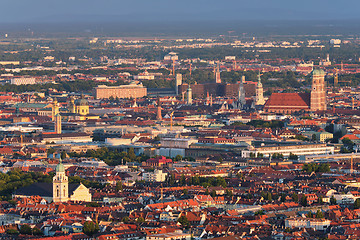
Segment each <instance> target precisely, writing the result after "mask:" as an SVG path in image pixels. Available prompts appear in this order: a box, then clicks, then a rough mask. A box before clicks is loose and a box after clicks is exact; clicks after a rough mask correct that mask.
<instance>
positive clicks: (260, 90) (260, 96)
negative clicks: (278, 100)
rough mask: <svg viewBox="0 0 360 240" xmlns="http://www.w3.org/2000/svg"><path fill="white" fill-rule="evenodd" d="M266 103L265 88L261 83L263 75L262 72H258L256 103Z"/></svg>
mask: <svg viewBox="0 0 360 240" xmlns="http://www.w3.org/2000/svg"><path fill="white" fill-rule="evenodd" d="M264 104H265V100H264V89H263V86H262V83H261V77H260V72H259V74H258V83H257V86H256V97H255V105H264Z"/></svg>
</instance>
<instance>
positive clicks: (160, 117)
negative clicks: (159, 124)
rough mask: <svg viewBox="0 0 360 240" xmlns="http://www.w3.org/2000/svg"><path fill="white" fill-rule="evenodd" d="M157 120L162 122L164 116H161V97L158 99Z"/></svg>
mask: <svg viewBox="0 0 360 240" xmlns="http://www.w3.org/2000/svg"><path fill="white" fill-rule="evenodd" d="M156 120H162V115H161V101H160V97H158V99H157V113H156Z"/></svg>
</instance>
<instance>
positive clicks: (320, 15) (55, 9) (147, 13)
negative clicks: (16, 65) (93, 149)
mask: <svg viewBox="0 0 360 240" xmlns="http://www.w3.org/2000/svg"><path fill="white" fill-rule="evenodd" d="M359 7H360V1H359V0H246V1H244V0H176V1H175V0H1V8H0V23H10V22H20V23H23V22H47V21H49V22H68V21H84V22H88V21H137V22H138V21H140V22H141V21H162V20H164V21H169V20H174V21H182V20H187V21H194V20H197V21H208V20H215V21H218V20H247V19H248V20H254V19H256V20H336V19H359V18H360V17H359V15H358V11H359V10H358V9H359Z"/></svg>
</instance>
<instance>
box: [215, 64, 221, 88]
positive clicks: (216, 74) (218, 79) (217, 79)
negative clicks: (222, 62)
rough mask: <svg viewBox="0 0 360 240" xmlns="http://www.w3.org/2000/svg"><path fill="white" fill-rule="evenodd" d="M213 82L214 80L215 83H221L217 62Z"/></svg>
mask: <svg viewBox="0 0 360 240" xmlns="http://www.w3.org/2000/svg"><path fill="white" fill-rule="evenodd" d="M215 82H216V83H221V77H220V67H219V63H218V64H217V66H216V71H215Z"/></svg>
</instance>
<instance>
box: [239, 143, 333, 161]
mask: <svg viewBox="0 0 360 240" xmlns="http://www.w3.org/2000/svg"><path fill="white" fill-rule="evenodd" d="M334 150H335V148H334V147H332V146H327V145H326V144H323V143H319V144H291V145H279V146H278V145H268V146H261V147H251V148H249V149H247V150H244V151H242V152H241V155H242V157H243V158H248V157H250V154H251V153H253V154H255V156H257V155H258V154H259V153H260V154H263V155H264V156H269V154H271V155H273V154H274V153H281V154H282V155H284V157H288V156H289V155H290V153H292V154H295V155H298V156H304V155H319V154H329V153H331V154H334Z"/></svg>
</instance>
